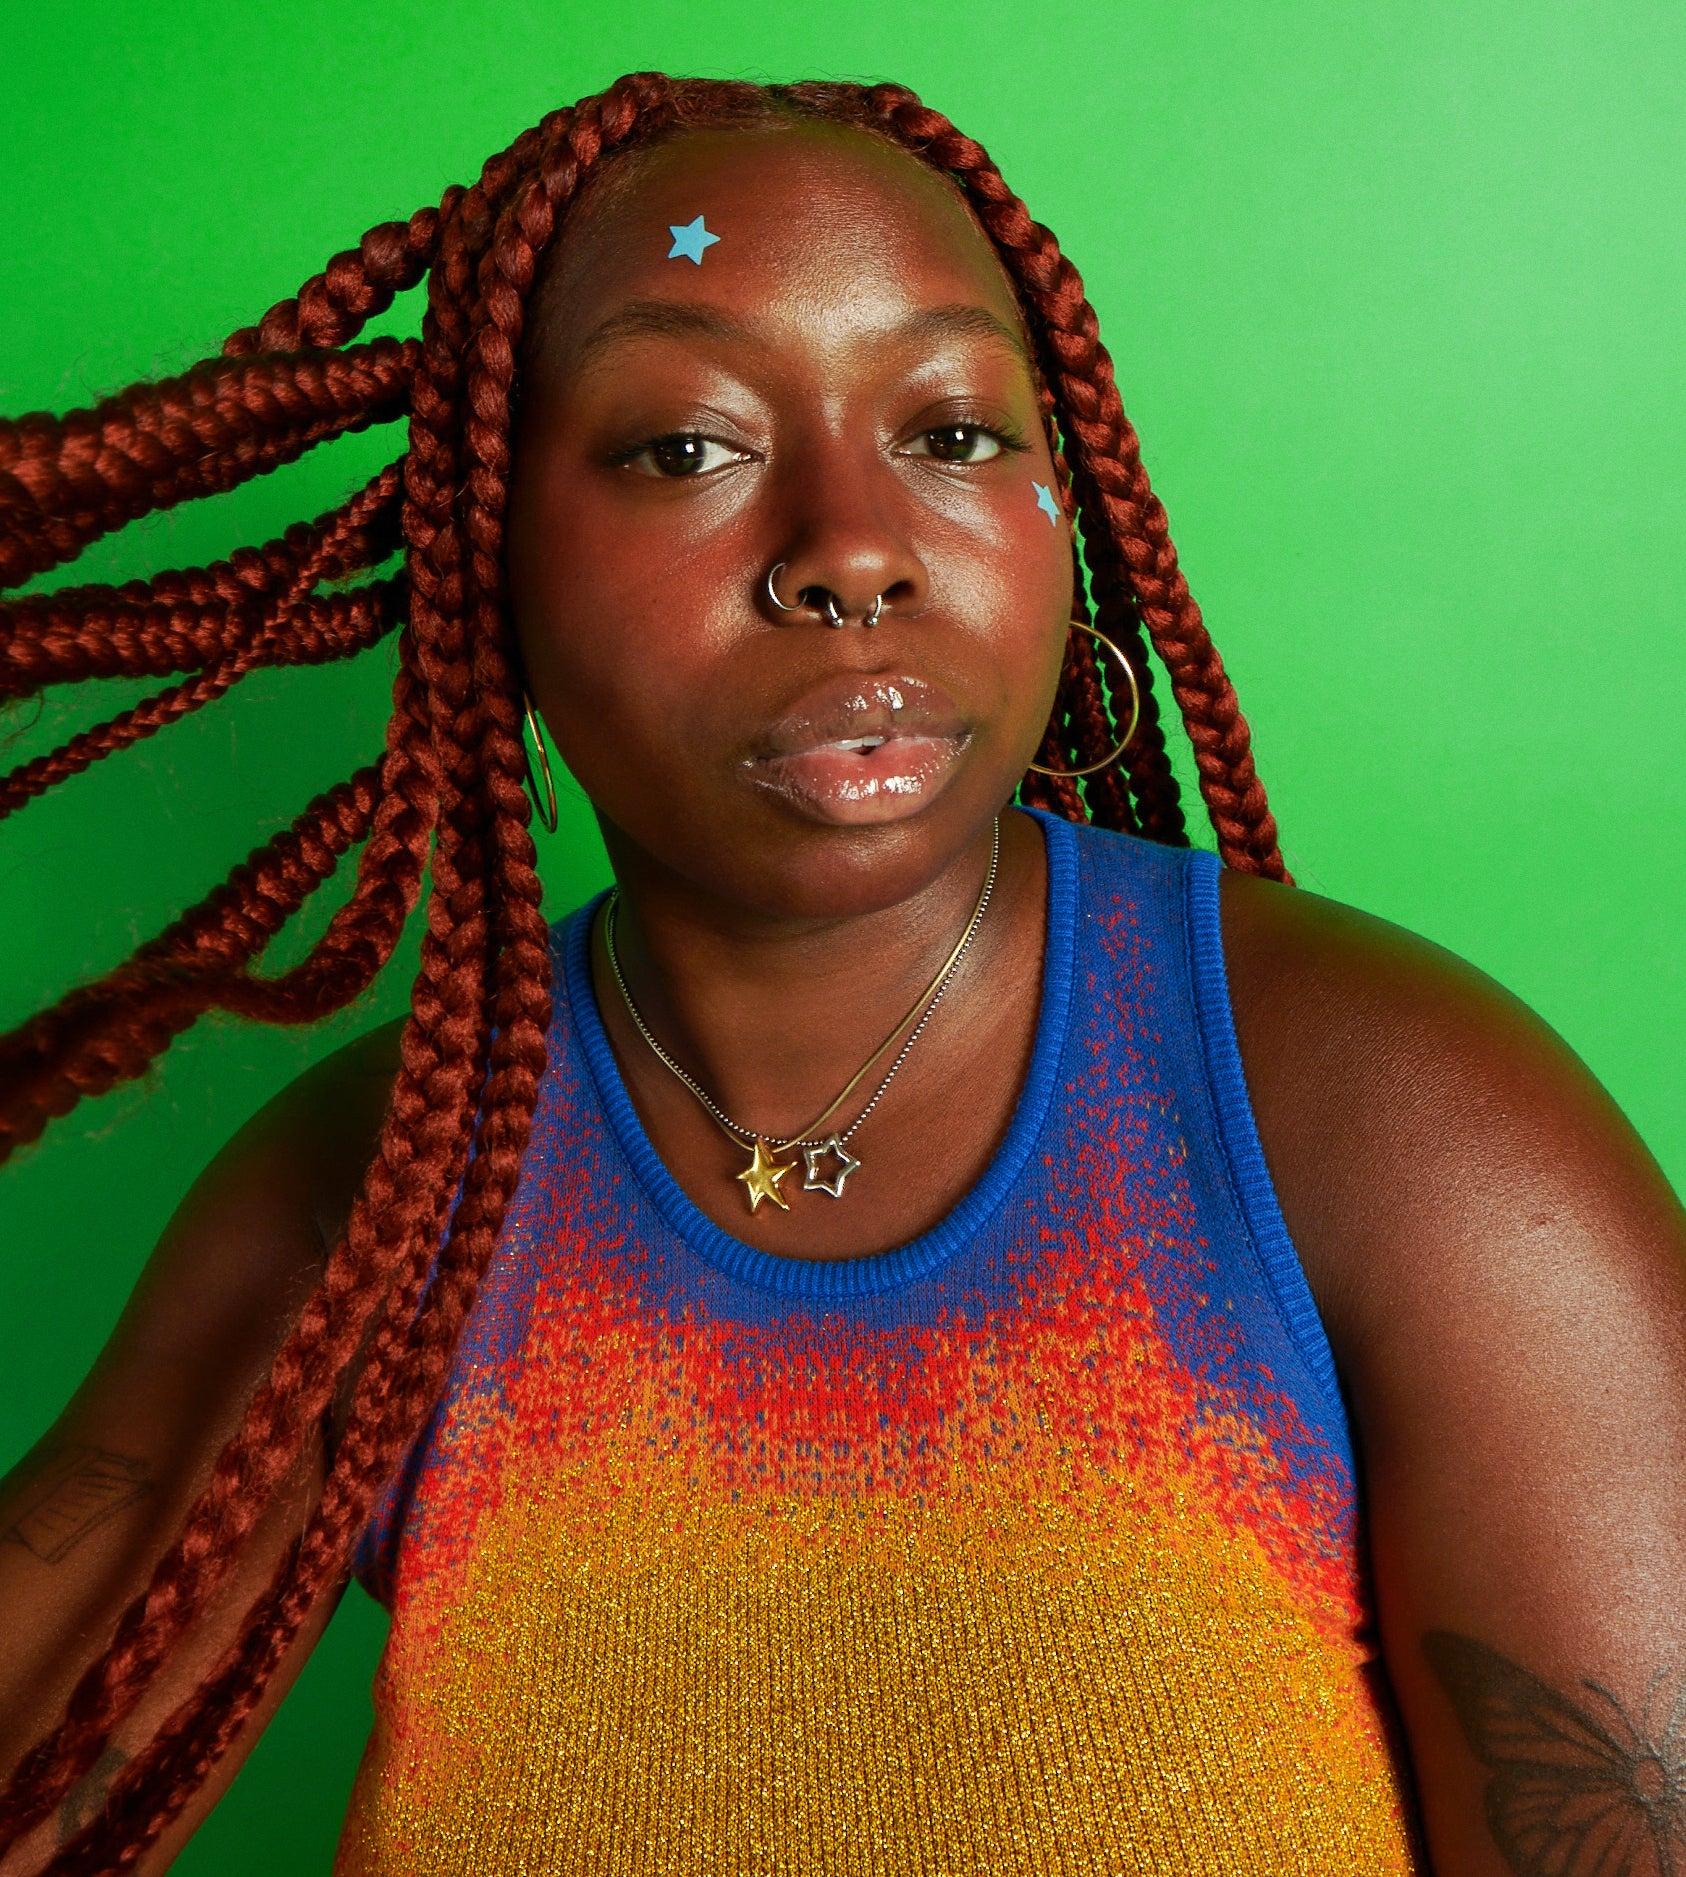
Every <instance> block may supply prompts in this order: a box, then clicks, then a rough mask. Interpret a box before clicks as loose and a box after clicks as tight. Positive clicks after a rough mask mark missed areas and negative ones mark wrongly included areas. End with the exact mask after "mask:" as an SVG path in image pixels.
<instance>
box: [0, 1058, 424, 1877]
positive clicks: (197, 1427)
mask: <svg viewBox="0 0 1686 1877" xmlns="http://www.w3.org/2000/svg"><path fill="white" fill-rule="evenodd" d="M394 1045H395V1036H394V1034H393V1031H392V1030H391V1029H388V1030H383V1031H378V1032H376V1033H375V1034H374V1035H373V1036H371V1037H368V1038H365V1039H364V1040H363V1041H362V1042H360V1043H357V1044H354V1045H353V1046H352V1047H351V1048H350V1049H347V1050H344V1051H342V1052H341V1053H340V1054H339V1055H337V1056H335V1057H333V1058H331V1059H330V1060H329V1061H328V1062H327V1063H324V1064H323V1065H321V1066H320V1067H319V1068H318V1069H316V1070H314V1071H313V1072H312V1073H311V1074H309V1075H307V1076H305V1077H303V1078H301V1079H300V1081H299V1082H297V1083H296V1084H294V1086H293V1087H292V1088H291V1089H289V1090H287V1091H286V1092H285V1093H284V1094H283V1095H282V1096H281V1097H280V1098H279V1099H278V1100H276V1101H275V1102H273V1103H272V1104H271V1105H270V1106H269V1107H268V1108H266V1109H265V1110H264V1111H263V1113H262V1114H260V1115H259V1116H258V1117H257V1118H256V1119H255V1120H254V1121H253V1122H252V1123H251V1124H250V1125H249V1126H248V1127H247V1128H245V1129H244V1130H242V1132H241V1133H240V1134H239V1135H238V1136H237V1137H236V1138H235V1140H234V1141H233V1142H231V1143H230V1145H229V1146H228V1147H227V1148H226V1149H225V1150H224V1152H223V1153H222V1154H221V1155H220V1156H219V1157H218V1158H217V1160H216V1161H215V1162H214V1163H213V1164H212V1166H211V1167H210V1168H209V1169H208V1170H207V1172H206V1173H205V1175H204V1176H203V1178H202V1179H201V1180H200V1181H199V1182H198V1183H197V1185H196V1186H195V1187H194V1189H193V1191H192V1192H191V1193H190V1194H189V1196H188V1198H187V1199H186V1200H185V1201H184V1203H183V1204H182V1206H181V1208H180V1209H179V1211H178V1212H177V1214H176V1216H175V1218H174V1219H173V1220H172V1221H171V1223H170V1226H169V1229H168V1230H167V1231H166V1232H165V1234H164V1237H163V1238H162V1240H161V1241H160V1243H159V1245H158V1248H157V1250H156V1252H155V1253H154V1254H153V1256H152V1258H151V1260H150V1261H149V1263H148V1265H147V1268H146V1271H145V1273H144V1274H143V1276H142V1278H141V1281H140V1283H139V1285H138V1286H137V1287H136V1290H135V1293H134V1295H133V1297H132V1298H131V1299H130V1301H129V1304H128V1306H127V1307H126V1309H125V1310H124V1312H123V1315H122V1317H121V1319H120V1320H119V1322H118V1325H117V1327H116V1329H115V1330H114V1331H113V1333H112V1336H111V1339H110V1341H109V1342H108V1343H107V1345H106V1347H105V1349H104V1351H103V1352H102V1354H101V1355H100V1357H99V1360H98V1361H97V1362H96V1363H95V1365H94V1368H93V1369H92V1371H91V1372H90V1374H89V1375H88V1377H87V1380H86V1381H85V1382H84V1383H83V1385H82V1386H81V1388H79V1389H78V1390H77V1392H76V1395H75V1396H74V1398H73V1399H72V1400H71V1402H70V1403H69V1405H68V1406H67V1407H66V1408H65V1410H64V1412H63V1413H62V1414H61V1415H60V1416H59V1418H58V1420H57V1421H56V1422H55V1423H54V1424H53V1426H52V1427H51V1428H50V1429H49V1430H48V1431H47V1433H46V1434H45V1435H43V1437H42V1438H41V1440H40V1441H39V1442H38V1443H37V1444H36V1446H35V1447H34V1448H33V1449H32V1450H31V1451H30V1452H29V1453H28V1454H27V1455H25V1457H24V1458H23V1460H22V1461H20V1463H19V1464H18V1465H17V1466H16V1467H15V1468H14V1469H13V1470H12V1472H11V1473H10V1474H9V1475H8V1476H7V1477H6V1479H5V1480H4V1481H3V1482H0V1611H4V1617H3V1619H0V1766H4V1767H6V1768H10V1767H11V1766H12V1765H13V1764H15V1763H16V1761H17V1759H18V1757H19V1756H20V1755H21V1754H22V1753H23V1752H24V1751H25V1750H26V1749H27V1748H28V1747H29V1746H30V1745H31V1744H32V1743H33V1742H34V1741H35V1740H36V1739H38V1738H39V1737H40V1736H41V1735H42V1734H43V1733H44V1732H45V1731H46V1730H47V1729H48V1728H50V1727H52V1726H53V1725H54V1724H55V1723H56V1722H57V1721H58V1719H59V1718H60V1716H61V1715H62V1713H63V1710H64V1703H65V1700H66V1698H67V1697H68V1695H69V1693H70V1691H71V1689H72V1688H73V1687H74V1685H75V1683H76V1681H77V1679H78V1678H79V1676H80V1675H81V1674H82V1673H83V1671H84V1670H85V1669H86V1668H87V1667H88V1666H89V1664H90V1663H91V1662H92V1661H93V1660H94V1659H95V1658H96V1656H97V1655H98V1654H99V1652H100V1651H101V1650H102V1649H103V1647H104V1645H105V1643H106V1642H107V1641H108V1640H109V1637H110V1634H111V1630H112V1627H113V1625H114V1624H115V1622H116V1620H117V1618H118V1616H119V1615H120V1614H121V1612H122V1610H123V1608H124V1607H125V1605H126V1604H127V1603H128V1602H129V1601H130V1600H131V1599H132V1598H133V1597H134V1596H135V1594H136V1593H137V1592H138V1591H139V1590H140V1589H141V1588H142V1587H143V1586H144V1584H145V1581H146V1578H147V1576H148V1574H149V1573H150V1571H151V1569H152V1566H153V1564H154V1562H155V1561H156V1559H157V1558H158V1556H159V1554H160V1553H161V1552H162V1551H163V1550H164V1548H165V1547H166V1546H167V1545H168V1544H169V1543H170V1541H171V1540H172V1538H173V1537H174V1535H175V1533H176V1531H177V1529H178V1527H179V1525H180V1523H181V1520H182V1518H183V1516H184V1514H185V1513H186V1511H187V1509H188V1507H189V1506H190V1505H191V1503H192V1502H193V1500H194V1498H195V1497H196V1496H197V1494H198V1492H199V1491H200V1490H201V1488H202V1487H203V1486H204V1484H205V1483H206V1480H207V1479H208V1477H209V1474H210V1469H211V1466H212V1464H213V1462H214V1461H215V1459H216V1456H217V1454H218V1452H219V1451H220V1450H221V1448H222V1446H223V1444H224V1442H225V1441H226V1440H227V1439H228V1438H229V1436H230V1435H231V1434H232V1433H233V1432H234V1430H235V1428H236V1426H237V1425H238V1423H239V1420H240V1416H241V1412H242V1410H243V1409H244V1407H245V1403H246V1400H247V1397H248V1396H249V1395H250V1393H251V1391H252V1389H253V1388H254V1387H255V1386H256V1384H257V1383H258V1382H259V1381H260V1380H261V1379H262V1377H263V1376H264V1375H265V1374H266V1373H267V1371H268V1368H269V1364H270V1361H271V1359H272V1357H273V1355H274V1353H275V1350H276V1348H277V1346H278V1345H279V1343H280V1341H281V1340H282V1338H283V1337H284V1336H285V1334H286V1332H287V1330H288V1328H289V1327H290V1326H291V1324H292V1322H293V1320H294V1319H295V1318H296V1316H297V1314H298V1311H299V1308H300V1306H301V1305H302V1303H303V1302H304V1299H305V1298H306V1297H307V1296H308V1295H309V1293H310V1291H311V1289H312V1287H313V1286H314V1285H315V1283H316V1281H317V1279H318V1277H319V1276H320V1274H321V1269H322V1264H323V1261H324V1259H325V1257H326V1251H327V1247H328V1246H329V1245H330V1244H331V1243H332V1241H333V1239H334V1237H335V1236H336V1235H337V1233H338V1231H339V1228H340V1226H341V1224H342V1222H343V1220H344V1217H345V1213H346V1211H347V1210H348V1208H349V1205H350V1201H351V1197H352V1195H353V1193H354V1191H355V1189H356V1185H357V1181H358V1178H359V1176H360V1174H361V1170H362V1167H363V1165H364V1163H365V1161H366V1160H367V1157H368V1155H369V1152H370V1151H371V1149H372V1147H373V1143H374V1138H375V1133H376V1130H377V1129H378V1126H379V1120H380V1115H381V1112H382V1110H383V1108H384V1105H385V1099H386V1094H387V1091H388V1089H389V1087H390V1083H391V1077H392V1072H393V1061H394ZM331 1438H332V1429H331V1427H323V1428H321V1429H319V1430H318V1431H317V1436H316V1438H314V1439H313V1440H312V1442H311V1443H310V1444H309V1447H308V1449H307V1452H306V1454H305V1455H304V1457H303V1459H302V1461H301V1464H300V1466H299V1467H298V1469H297V1470H296V1472H295V1476H294V1478H293V1479H292V1480H291V1481H290V1482H289V1485H288V1489H287V1491H286V1492H285V1493H284V1494H283V1495H282V1497H281V1500H280V1501H279V1502H278V1503H277V1505H276V1506H275V1507H274V1508H273V1510H272V1512H271V1514H270V1515H269V1516H268V1518H267V1519H266V1521H265V1523H264V1525H263V1526H262V1527H261V1529H260V1531H259V1532H258V1533H257V1534H256V1537H255V1542H254V1543H253V1544H252V1545H251V1547H250V1548H249V1550H248V1553H247V1555H246V1558H245V1559H244V1560H243V1562H242V1564H241V1565H240V1566H239V1567H238V1568H237V1569H236V1571H235V1572H234V1573H232V1574H231V1579H230V1581H229V1582H228V1583H227V1584H225V1586H224V1588H223V1589H222V1591H221V1592H220V1593H219V1595H218V1597H217V1600H216V1603H215V1606H214V1608H213V1611H212V1613H211V1616H210V1618H209V1620H207V1621H206V1622H204V1623H202V1624H201V1625H200V1626H199V1629H198V1632H197V1633H196V1635H195V1636H194V1638H193V1642H192V1645H191V1647H190V1648H189V1649H188V1650H186V1651H185V1652H184V1654H183V1656H182V1658H181V1659H180V1660H179V1661H178V1662H176V1663H174V1664H172V1666H171V1668H170V1669H169V1670H168V1671H167V1672H166V1675H165V1676H164V1677H163V1678H161V1681H160V1683H159V1685H158V1686H157V1687H156V1688H155V1689H154V1690H153V1692H152V1693H151V1694H150V1695H149V1696H148V1698H147V1699H146V1701H145V1702H143V1704H142V1706H141V1707H140V1708H139V1709H138V1710H137V1712H136V1713H135V1714H134V1715H133V1716H131V1717H130V1718H129V1720H128V1721H127V1722H125V1723H124V1725H123V1727H122V1728H121V1729H120V1731H119V1735H118V1737H117V1739H116V1740H115V1741H114V1742H113V1745H112V1748H111V1749H110V1750H109V1751H108V1753H107V1755H106V1756H105V1758H104V1760H103V1761H102V1763H101V1764H100V1765H99V1766H97V1767H95V1768H94V1770H93V1772H92V1773H90V1775H89V1776H88V1778H87V1779H86V1780H84V1781H83V1782H82V1785H81V1786H80V1787H78V1788H77V1789H76V1790H75V1791H73V1792H72V1794H71V1796H70V1798H69V1799H68V1800H67V1801H66V1803H65V1805H64V1806H63V1807H62V1808H61V1809H60V1812H59V1814H58V1816H57V1817H55V1818H54V1819H53V1820H51V1821H49V1822H48V1823H47V1824H46V1825H44V1826H43V1827H42V1828H41V1829H40V1830H39V1831H38V1832H37V1833H36V1834H35V1835H34V1837H33V1838H32V1839H31V1841H30V1842H29V1843H28V1844H27V1845H25V1846H20V1847H18V1849H17V1850H16V1851H15V1852H14V1853H13V1854H12V1856H10V1857H8V1858H7V1859H6V1860H5V1862H4V1865H3V1867H0V1868H3V1869H4V1870H5V1871H6V1872H7V1873H10V1872H11V1871H13V1870H18V1871H22V1870H30V1869H34V1868H36V1867H38V1866H39V1864H40V1863H41V1861H42V1855H43V1853H45V1852H48V1851H50V1850H51V1849H52V1848H53V1846H54V1845H55V1844H56V1843H57V1842H58V1841H60V1840H62V1839H65V1838H68V1837H69V1836H71V1835H72V1834H73V1832H74V1830H75V1829H77V1828H79V1827H80V1825H82V1824H84V1823H86V1821H87V1819H88V1818H89V1817H90V1816H91V1815H92V1813H93V1811H94V1810H96V1809H97V1807H98V1805H99V1804H100V1803H101V1802H102V1801H103V1793H104V1787H105V1785H106V1784H107V1783H109V1780H110V1778H111V1777H112V1775H113V1774H114V1773H115V1771H116V1770H117V1769H118V1768H119V1767H120V1766H121V1764H122V1759H123V1757H126V1756H127V1754H129V1753H132V1752H133V1751H135V1750H136V1749H137V1747H138V1746H139V1745H142V1744H144V1742H145V1741H146V1740H147V1739H148V1738H149V1737H150V1734H151V1732H152V1730H153V1729H154V1728H155V1727H156V1726H157V1724H158V1723H159V1722H160V1721H161V1720H162V1719H163V1718H164V1717H165V1716H166V1715H167V1714H168V1713H169V1712H170V1711H171V1709H173V1708H174V1707H175V1706H176V1704H177V1703H178V1702H179V1701H181V1700H182V1699H183V1698H185V1696H186V1695H187V1694H188V1693H190V1692H191V1690H192V1689H193V1688H194V1687H195V1686H196V1685H197V1683H198V1681H199V1679H200V1677H201V1676H202V1674H203V1673H204V1672H205V1670H206V1669H207V1668H208V1667H209V1666H210V1665H211V1663H212V1662H214V1661H215V1659H216V1658H217V1656H218V1655H219V1654H220V1653H221V1651H222V1649H223V1648H224V1647H225V1646H226V1644H227V1643H228V1641H229V1640H230V1639H231V1638H232V1635H233V1633H234V1630H235V1627H236V1626H237V1624H238V1622H239V1620H240V1617H241V1616H242V1615H243V1614H244V1612H245V1610H246V1609H247V1607H248V1606H249V1605H250V1603H251V1601H252V1600H253V1598H254V1597H255V1596H256V1595H257V1594H258V1592H259V1591H260V1590H261V1588H262V1587H263V1585H264V1584H265V1583H266V1582H267V1580H268V1577H269V1574H270V1572H271V1571H272V1570H273V1568H274V1566H275V1563H276V1560H277V1559H278V1557H279V1556H280V1553H281V1549H282V1547H283V1546H284V1544H285V1543H286V1541H287V1539H288V1537H289V1536H290V1535H292V1534H293V1533H295V1532H296V1531H297V1530H298V1529H299V1526H300V1524H301V1523H302V1522H303V1520H304V1519H305V1518H306V1517H307V1516H308V1512H309V1508H310V1506H311V1505H312V1504H313V1503H314V1499H315V1496H316V1494H317V1493H318V1492H319V1491H320V1488H321V1483H322V1479H323V1476H324V1473H325V1469H326V1464H327V1458H328V1452H329V1446H330V1442H331ZM338 1598H339V1587H337V1586H336V1587H335V1589H334V1590H333V1591H332V1593H331V1594H329V1595H327V1596H325V1597H324V1598H323V1599H322V1600H321V1603H320V1605H319V1606H318V1608H317V1609H315V1610H314V1611H312V1613H311V1616H310V1619H309V1620H308V1622H307V1623H306V1625H305V1628H304V1631H303V1632H302V1633H301V1635H300V1637H299V1639H298V1642H297V1644H296V1645H295V1647H294V1649H293V1651H292V1653H291V1655H290V1657H289V1659H288V1661H287V1662H286V1664H285V1665H284V1666H283V1669H282V1671H281V1672H280V1674H278V1676H277V1677H276V1679H275V1682H274V1683H273V1684H272V1686H271V1689H270V1693H269V1697H268V1699H266V1701H265V1703H264V1704H263V1706H262V1708H261V1709H260V1711H259V1712H258V1714H256V1715H255V1716H254V1717H253V1720H252V1722H251V1723H249V1724H248V1726H247V1728H246V1730H245V1732H244V1734H243V1736H242V1738H241V1739H240V1741H239V1742H238V1743H237V1744H236V1747H235V1748H234V1750H233V1751H232V1752H231V1753H230V1755H229V1756H228V1758H227V1760H226V1761H225V1762H224V1765H223V1766H222V1767H221V1768H220V1769H219V1774H218V1776H217V1778H216V1779H214V1780H213V1781H212V1782H211V1784H210V1786H208V1787H207V1789H206V1790H205V1791H204V1792H202V1793H201V1794H199V1795H198V1796H197V1798H196V1799H195V1801H194V1803H193V1805H192V1806H191V1807H190V1809H189V1812H188V1813H187V1814H186V1815H184V1817H183V1818H182V1820H181V1821H179V1823H178V1826H177V1827H176V1829H175V1830H173V1831H172V1832H171V1833H170V1834H169V1836H168V1840H167V1842H162V1843H160V1844H159V1845H158V1846H157V1847H155V1849H154V1851H153V1853H152V1854H151V1855H150V1856H149V1857H148V1858H147V1859H146V1860H145V1861H144V1862H143V1863H142V1864H141V1865H140V1866H139V1868H140V1870H141V1871H143V1872H147V1873H150V1872H154V1871H162V1870H164V1869H167V1868H168V1865H169V1862H170V1859H171V1858H172V1856H173V1855H174V1853H175V1852H176V1851H177V1850H179V1849H180V1847H181V1845H182V1844H183V1843H185V1841H186V1839H187V1838H188V1837H189V1836H190V1835H191V1834H192V1831H193V1829H194V1827H195V1826H196V1825H197V1824H198V1823H199V1821H200V1820H201V1819H202V1818H203V1817H204V1816H205V1814H206V1813H207V1812H208V1811H209V1810H210V1809H211V1806H212V1805H213V1804H214V1803H215V1801H216V1798H217V1797H218V1796H219V1795H220V1793H221V1792H222V1790H223V1789H224V1788H225V1787H226V1785H227V1783H228V1780H229V1779H231V1778H232V1777H233V1774H234V1772H235V1770H236V1768H237V1767H238V1764H239V1762H240V1761H241V1760H242V1759H243V1758H244V1757H245V1754H246V1753H247V1752H248V1751H249V1750H250V1748H251V1746H252V1744H253V1742H254V1741H255V1740H256V1739H257V1737H258V1735H259V1734H260V1733H261V1732H262V1728H263V1725H264V1723H265V1722H266V1721H267V1719H268V1717H269V1714H270V1713H271V1712H272V1711H273V1709H274V1707H275V1705H276V1704H277V1703H278V1702H279V1700H280V1698H281V1696H282V1694H284V1692H285V1690H286V1688H287V1687H288V1686H290V1685H291V1682H292V1680H293V1678H294V1677H295V1676H296V1674H297V1673H298V1670H299V1668H300V1667H302V1665H303V1663H304V1661H305V1659H306V1657H307V1656H308V1654H309V1652H310V1649H311V1647H312V1646H313V1645H314V1643H315V1640H316V1638H317V1636H318V1635H320V1633H321V1631H322V1629H323V1627H324V1626H325V1625H326V1623H327V1621H328V1618H329V1617H330V1616H331V1615H332V1613H333V1609H334V1606H335V1605H336V1603H337V1602H338Z"/></svg>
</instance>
